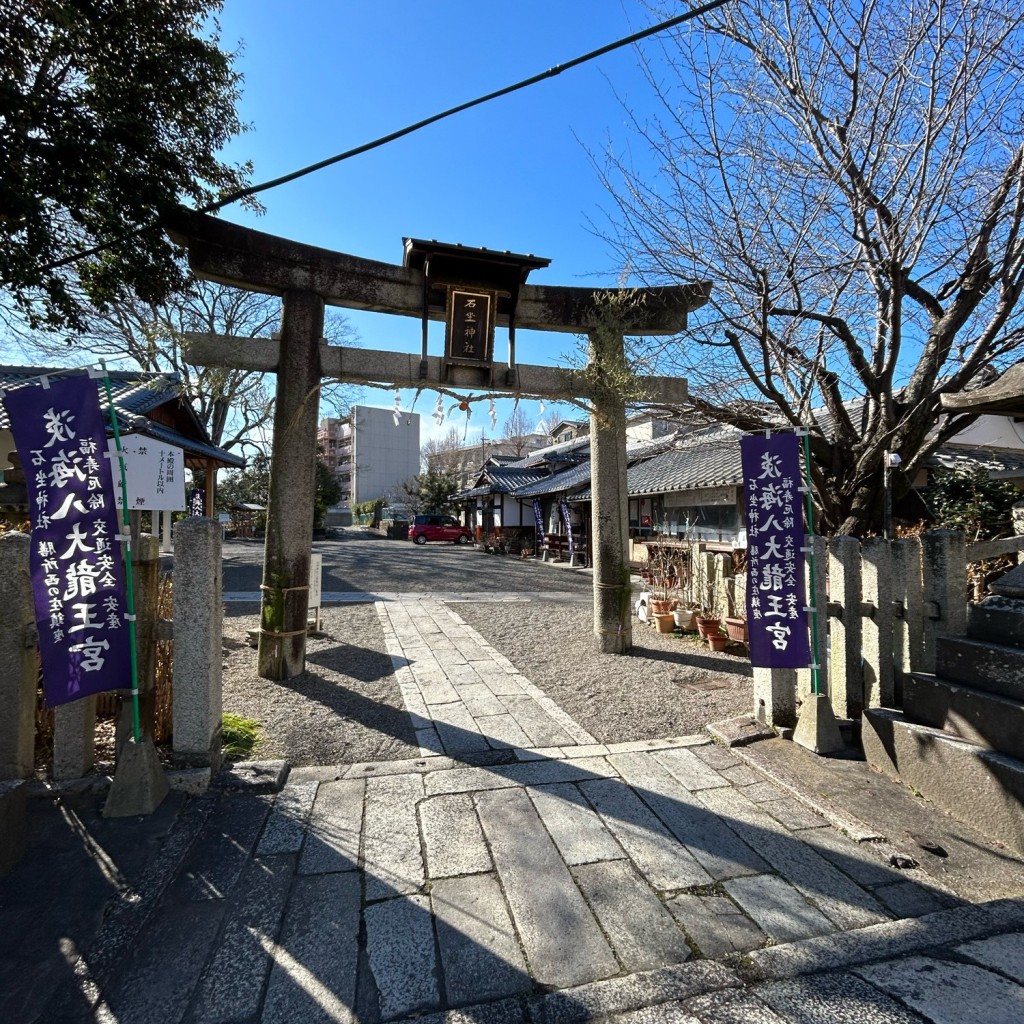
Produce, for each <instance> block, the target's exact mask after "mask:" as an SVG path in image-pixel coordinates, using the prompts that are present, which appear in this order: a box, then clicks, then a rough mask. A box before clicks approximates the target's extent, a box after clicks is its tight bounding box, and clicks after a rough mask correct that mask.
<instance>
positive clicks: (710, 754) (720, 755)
mask: <svg viewBox="0 0 1024 1024" xmlns="http://www.w3.org/2000/svg"><path fill="white" fill-rule="evenodd" d="M693 752H694V754H696V755H697V757H699V758H700V759H701V760H702V761H703V762H704V763H705V764H706V765H710V766H711V767H712V768H714V769H715V771H716V772H721V771H722V770H723V769H725V768H736V767H738V766H740V765H742V764H743V759H742V758H739V757H737V756H736V755H735V754H734V753H733V752H732V751H731V750H727V749H726V748H725V747H720V746H719V745H718V744H717V743H705V744H704V745H703V746H700V747H694V748H693Z"/></svg>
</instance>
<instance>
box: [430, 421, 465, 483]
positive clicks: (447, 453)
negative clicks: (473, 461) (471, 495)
mask: <svg viewBox="0 0 1024 1024" xmlns="http://www.w3.org/2000/svg"><path fill="white" fill-rule="evenodd" d="M464 448H465V443H464V441H463V440H462V434H461V433H460V431H459V430H458V428H457V427H450V428H449V430H448V433H447V434H444V435H443V436H441V437H432V438H430V439H429V440H427V441H426V442H425V443H424V444H422V445H420V459H421V460H422V463H423V468H424V469H425V470H426V471H427V472H428V473H429V472H431V471H434V472H457V470H458V467H459V466H460V464H461V462H462V455H463V449H464Z"/></svg>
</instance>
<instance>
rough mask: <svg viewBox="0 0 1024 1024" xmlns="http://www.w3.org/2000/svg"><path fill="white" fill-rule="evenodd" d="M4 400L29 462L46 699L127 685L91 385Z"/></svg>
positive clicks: (120, 602)
mask: <svg viewBox="0 0 1024 1024" xmlns="http://www.w3.org/2000/svg"><path fill="white" fill-rule="evenodd" d="M4 405H5V407H6V408H7V413H8V416H9V418H10V421H11V430H12V432H13V434H14V439H15V443H16V444H17V446H18V451H19V452H21V453H23V458H22V464H23V465H24V466H25V481H26V486H27V491H28V499H29V506H30V508H29V511H30V515H31V521H32V535H31V536H32V546H31V555H30V568H31V573H32V589H33V596H34V599H35V611H36V626H37V629H38V633H39V649H40V655H41V659H42V664H43V684H44V689H45V691H46V700H47V703H48V704H49V705H50V706H51V707H52V706H54V705H56V704H63V703H66V702H68V701H71V700H77V699H78V698H79V697H85V696H88V695H89V694H92V693H98V692H100V691H102V690H109V689H115V688H117V687H122V686H126V685H128V684H129V682H130V655H129V646H128V637H127V633H128V630H127V629H126V628H124V627H125V617H124V616H125V610H126V604H125V587H124V567H123V564H122V556H121V552H120V550H119V547H118V544H119V541H118V527H117V518H116V514H115V511H114V501H113V482H112V476H111V467H110V464H109V460H108V459H107V458H105V457H104V453H105V450H106V437H105V432H104V428H103V419H102V416H101V413H100V406H99V398H98V396H97V392H96V383H95V381H93V380H92V379H90V378H89V377H88V376H85V375H82V376H74V377H68V378H64V379H59V380H55V381H53V382H51V384H50V386H49V388H43V387H42V386H40V385H34V386H30V387H25V388H20V389H18V390H16V391H13V392H9V393H8V394H7V395H6V396H5V397H4Z"/></svg>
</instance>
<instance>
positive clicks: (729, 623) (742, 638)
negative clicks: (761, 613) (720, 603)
mask: <svg viewBox="0 0 1024 1024" xmlns="http://www.w3.org/2000/svg"><path fill="white" fill-rule="evenodd" d="M725 630H726V632H727V633H728V634H729V639H730V640H737V641H739V642H740V643H742V644H745V643H746V642H747V620H746V619H742V618H740V617H739V616H732V615H730V616H728V617H727V618H726V619H725Z"/></svg>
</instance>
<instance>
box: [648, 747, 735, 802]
mask: <svg viewBox="0 0 1024 1024" xmlns="http://www.w3.org/2000/svg"><path fill="white" fill-rule="evenodd" d="M654 756H655V759H656V760H657V761H658V763H659V764H661V765H663V766H664V767H665V768H667V769H668V770H669V771H670V772H671V773H672V774H673V775H674V776H675V777H676V779H678V780H679V782H681V783H682V784H683V785H684V786H685V787H686V788H687V789H688V790H690V792H696V791H697V790H698V789H717V788H719V787H721V786H728V785H729V783H728V781H727V780H726V779H723V778H722V776H721V775H720V774H719V773H718V772H717V771H715V769H714V768H712V767H710V766H709V765H707V764H705V763H704V761H702V760H701V759H700V758H699V757H698V756H697V754H696V751H694V750H691V749H687V748H685V747H676V748H674V749H672V750H661V751H658V753H657V754H655V755H654Z"/></svg>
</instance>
